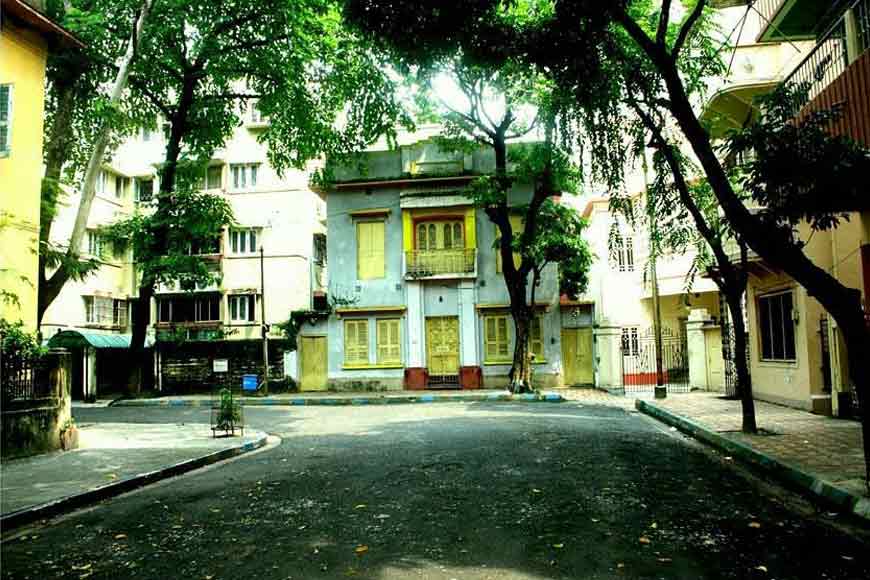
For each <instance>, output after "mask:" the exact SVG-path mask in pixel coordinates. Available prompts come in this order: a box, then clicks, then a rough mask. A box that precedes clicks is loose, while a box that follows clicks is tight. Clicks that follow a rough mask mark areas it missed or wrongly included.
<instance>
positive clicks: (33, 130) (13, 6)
mask: <svg viewBox="0 0 870 580" xmlns="http://www.w3.org/2000/svg"><path fill="white" fill-rule="evenodd" d="M35 5H37V3H35V2H31V3H25V2H22V1H20V0H2V2H0V10H2V12H3V18H2V19H0V318H5V319H7V320H11V321H16V320H21V321H23V322H24V324H25V325H26V326H27V327H28V328H30V329H35V327H36V305H37V286H38V283H37V282H38V280H37V264H38V257H37V249H38V247H37V244H38V238H39V200H40V190H41V182H42V174H43V169H42V128H43V114H44V102H45V65H46V60H47V58H48V54H49V50H50V48H49V47H50V45H52V44H54V43H56V42H58V41H59V42H60V43H61V44H62V45H63V46H69V45H70V44H78V41H77V40H76V39H75V38H74V37H72V36H71V35H70V34H69V33H67V32H66V31H64V30H63V29H62V28H60V27H59V26H57V25H56V24H54V23H53V22H51V21H50V20H49V19H48V18H46V17H45V16H44V15H43V14H42V13H41V12H40V11H39V10H37V7H38V6H37V7H34V6H35Z"/></svg>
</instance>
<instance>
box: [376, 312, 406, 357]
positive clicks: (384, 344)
mask: <svg viewBox="0 0 870 580" xmlns="http://www.w3.org/2000/svg"><path fill="white" fill-rule="evenodd" d="M377 323H378V334H377V342H378V364H379V365H386V364H401V363H402V343H401V332H400V328H401V326H400V320H399V319H398V318H380V319H378V321H377Z"/></svg>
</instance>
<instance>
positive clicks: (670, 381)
mask: <svg viewBox="0 0 870 580" xmlns="http://www.w3.org/2000/svg"><path fill="white" fill-rule="evenodd" d="M625 330H628V332H625ZM662 381H663V384H664V386H666V387H667V389H668V392H669V393H688V392H689V391H690V390H691V389H690V387H689V358H688V352H687V348H686V340H685V337H683V336H678V335H676V334H674V333H673V331H672V330H671V329H669V328H663V329H662ZM622 385H623V387H624V389H625V392H626V394H628V393H642V392H652V391H653V390H654V389H655V386H656V341H655V333H654V331H653V329H652V328H649V329H647V330H645V331H644V332H637V331H636V330H635V329H624V330H623V334H622Z"/></svg>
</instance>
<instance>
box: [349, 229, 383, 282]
mask: <svg viewBox="0 0 870 580" xmlns="http://www.w3.org/2000/svg"><path fill="white" fill-rule="evenodd" d="M356 227H357V277H358V278H359V279H360V280H370V279H372V278H383V277H384V222H382V221H380V222H360V223H358V224H357V226H356Z"/></svg>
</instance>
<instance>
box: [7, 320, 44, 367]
mask: <svg viewBox="0 0 870 580" xmlns="http://www.w3.org/2000/svg"><path fill="white" fill-rule="evenodd" d="M0 352H2V356H3V358H7V357H8V358H10V359H17V360H32V359H37V358H39V357H41V356H42V355H44V354H45V352H46V349H45V348H44V347H43V346H42V345H41V344H40V342H39V336H37V334H36V333H35V332H28V331H27V330H25V328H24V324H23V323H22V322H21V321H16V322H9V321H8V320H6V319H4V318H0Z"/></svg>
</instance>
